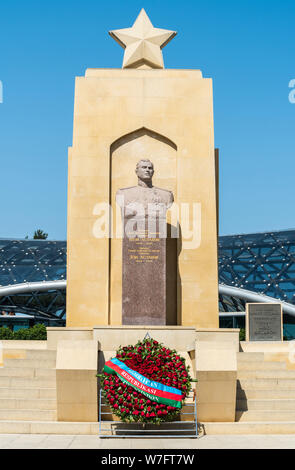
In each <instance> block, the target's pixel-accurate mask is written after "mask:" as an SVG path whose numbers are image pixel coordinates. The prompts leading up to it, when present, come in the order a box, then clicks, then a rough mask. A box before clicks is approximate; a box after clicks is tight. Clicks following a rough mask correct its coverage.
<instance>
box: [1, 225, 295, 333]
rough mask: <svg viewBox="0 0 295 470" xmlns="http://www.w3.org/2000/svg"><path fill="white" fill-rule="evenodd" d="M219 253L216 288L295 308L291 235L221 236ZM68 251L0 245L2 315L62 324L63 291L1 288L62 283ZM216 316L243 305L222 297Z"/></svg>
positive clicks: (46, 243) (238, 321) (60, 244)
mask: <svg viewBox="0 0 295 470" xmlns="http://www.w3.org/2000/svg"><path fill="white" fill-rule="evenodd" d="M218 249H219V283H220V284H225V285H228V286H233V287H238V288H239V287H240V288H243V289H247V290H249V291H253V292H257V293H262V294H265V295H268V296H270V297H272V298H274V299H277V300H282V301H285V302H288V303H290V304H293V305H295V230H284V231H279V232H265V233H254V234H246V235H229V236H222V237H219V243H218ZM66 250H67V246H66V241H50V240H14V239H0V311H5V312H6V313H8V312H13V313H16V314H26V315H31V316H32V317H33V320H34V318H35V319H37V320H42V321H44V323H47V324H51V325H54V324H60V325H62V324H64V323H65V315H66V291H65V289H50V290H46V291H42V290H39V291H38V290H35V291H34V290H32V291H31V292H22V293H17V294H5V295H2V296H1V288H3V287H7V286H13V285H19V284H23V283H34V282H46V281H62V280H64V281H65V280H66V256H67V253H66ZM219 310H220V312H221V314H222V312H225V313H226V312H227V313H229V312H244V311H245V302H244V301H243V300H242V299H240V298H238V297H231V296H227V295H220V296H219ZM28 318H29V317H28ZM33 320H32V319H31V320H30V321H31V323H32V321H33ZM4 321H5V322H7V321H8V318H7V317H4V316H0V326H1V323H3V322H4ZM14 321H16V319H14ZM284 321H285V323H286V325H287V324H289V325H291V326H292V325H293V318H291V317H290V318H289V316H286V315H285V316H284ZM243 324H244V318H243V317H242V316H236V317H235V318H234V317H231V316H221V325H220V326H229V327H232V326H237V327H243ZM292 328H293V327H292ZM292 328H291V329H292ZM289 331H291V330H290V328H289ZM294 337H295V330H294Z"/></svg>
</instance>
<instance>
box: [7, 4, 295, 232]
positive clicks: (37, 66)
mask: <svg viewBox="0 0 295 470" xmlns="http://www.w3.org/2000/svg"><path fill="white" fill-rule="evenodd" d="M142 7H144V8H145V10H146V12H147V13H148V15H149V16H150V19H151V21H152V23H153V24H154V26H155V27H160V28H166V29H172V30H177V31H178V35H177V36H176V38H175V39H174V40H173V41H172V42H171V43H170V44H169V45H168V46H167V47H166V48H165V49H163V54H164V62H165V66H166V67H167V68H193V69H201V70H202V72H203V75H204V76H205V77H212V79H213V90H214V120H215V146H216V147H219V148H220V234H221V235H223V234H233V233H250V232H256V231H264V230H265V231H268V230H280V229H287V228H294V227H295V220H294V216H295V210H294V208H295V190H294V179H295V145H294V143H295V139H294V135H295V133H294V130H295V104H291V103H290V102H289V100H288V95H289V93H290V91H291V90H290V89H289V88H288V84H289V82H290V80H291V79H293V78H295V60H294V59H295V49H294V24H295V2H294V0H292V1H289V0H283V1H277V0H268V1H265V0H236V1H231V0H224V1H222V0H206V1H197V0H182V1H181V2H180V1H174V0H169V1H168V0H162V1H161V2H160V1H154V0H146V1H137V0H126V1H122V0H121V1H118V0H112V1H111V2H102V1H100V0H95V1H93V0H83V1H82V0H70V1H65V0H60V1H56V0H51V1H50V2H49V1H47V0H43V1H32V0H27V1H24V0H22V1H13V0H5V1H2V2H1V11H0V80H1V81H2V84H3V103H2V104H0V155H1V176H2V177H1V186H0V191H1V201H2V211H1V224H0V237H16V238H24V237H25V236H26V235H29V236H32V234H33V232H34V230H35V229H37V228H41V229H43V230H45V231H46V232H48V233H49V238H50V239H66V193H67V148H68V147H69V146H70V145H71V143H72V125H73V102H74V79H75V76H79V75H80V76H81V75H84V73H85V69H86V68H88V67H97V68H105V67H110V68H120V67H121V64H122V58H123V50H122V49H121V48H120V47H119V46H118V44H117V43H116V42H115V41H113V40H112V39H111V38H110V37H109V36H108V31H109V30H111V29H118V28H124V27H129V26H131V25H132V24H133V22H134V20H135V19H136V17H137V15H138V13H139V11H140V9H141V8H142Z"/></svg>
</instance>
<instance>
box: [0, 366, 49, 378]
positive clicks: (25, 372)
mask: <svg viewBox="0 0 295 470" xmlns="http://www.w3.org/2000/svg"><path fill="white" fill-rule="evenodd" d="M55 376H56V370H55V369H34V368H29V367H24V368H23V369H22V368H21V367H3V368H1V369H0V377H43V378H55Z"/></svg>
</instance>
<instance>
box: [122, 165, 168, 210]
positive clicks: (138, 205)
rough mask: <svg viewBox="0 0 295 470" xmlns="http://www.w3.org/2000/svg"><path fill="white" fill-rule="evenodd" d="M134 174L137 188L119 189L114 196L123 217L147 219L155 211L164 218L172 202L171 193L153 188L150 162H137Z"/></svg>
mask: <svg viewBox="0 0 295 470" xmlns="http://www.w3.org/2000/svg"><path fill="white" fill-rule="evenodd" d="M135 173H136V175H137V178H138V184H137V186H131V187H129V188H122V189H119V190H118V191H117V194H116V201H117V203H118V204H119V206H120V207H121V209H122V210H123V209H124V217H125V218H128V217H133V216H135V215H138V216H140V215H142V216H144V217H147V216H148V215H151V214H152V213H153V211H157V210H158V211H160V212H162V214H163V215H164V214H165V216H166V211H167V209H169V207H171V206H172V204H173V201H174V198H173V193H172V191H168V190H166V189H162V188H157V187H156V186H153V183H152V178H153V175H154V165H153V163H152V162H151V161H150V160H139V162H137V165H136V169H135ZM163 215H162V216H163Z"/></svg>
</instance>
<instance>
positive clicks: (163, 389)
mask: <svg viewBox="0 0 295 470" xmlns="http://www.w3.org/2000/svg"><path fill="white" fill-rule="evenodd" d="M104 372H106V373H107V374H117V376H118V377H119V379H120V380H122V382H123V383H125V384H126V385H129V386H131V387H133V388H134V389H135V390H137V391H138V392H140V393H142V394H143V395H145V396H147V397H148V398H149V399H150V400H153V401H155V402H157V403H163V404H165V405H170V406H173V407H174V408H181V406H182V398H183V394H182V393H181V391H180V390H178V388H174V387H169V386H167V385H164V384H161V383H160V382H155V381H154V380H153V381H151V380H149V379H148V378H147V377H145V376H144V375H141V374H139V373H138V372H136V371H135V370H133V369H130V367H128V366H126V364H124V362H122V361H119V359H117V358H114V359H111V360H110V361H107V362H106V363H105V365H104Z"/></svg>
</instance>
